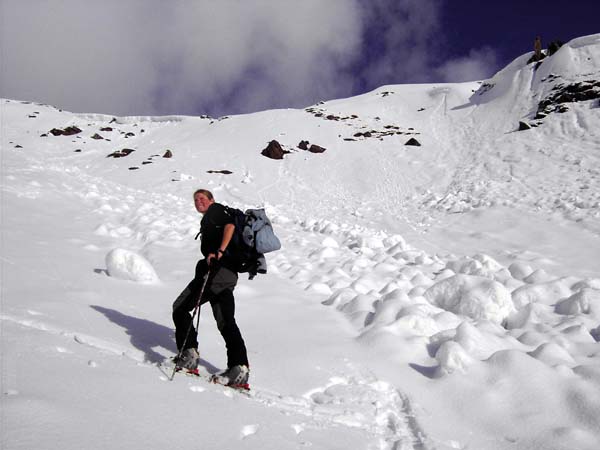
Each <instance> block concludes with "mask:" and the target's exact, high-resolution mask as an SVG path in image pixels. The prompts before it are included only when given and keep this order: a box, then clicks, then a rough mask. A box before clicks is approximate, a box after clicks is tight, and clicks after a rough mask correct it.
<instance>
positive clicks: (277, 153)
mask: <svg viewBox="0 0 600 450" xmlns="http://www.w3.org/2000/svg"><path fill="white" fill-rule="evenodd" d="M286 153H289V152H288V151H285V150H284V149H283V148H282V147H281V144H280V143H279V142H277V141H275V140H273V141H271V142H269V145H267V146H266V148H265V149H264V150H263V151H262V152H261V153H260V154H261V155H263V156H266V157H267V158H271V159H283V156H284V155H285V154H286Z"/></svg>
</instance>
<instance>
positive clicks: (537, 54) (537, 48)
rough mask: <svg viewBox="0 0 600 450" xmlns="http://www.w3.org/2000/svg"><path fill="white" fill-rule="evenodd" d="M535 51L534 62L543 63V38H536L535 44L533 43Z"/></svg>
mask: <svg viewBox="0 0 600 450" xmlns="http://www.w3.org/2000/svg"><path fill="white" fill-rule="evenodd" d="M533 51H534V52H535V53H534V55H533V60H534V61H541V60H542V58H544V55H543V53H542V38H541V37H540V36H536V38H535V42H534V43H533Z"/></svg>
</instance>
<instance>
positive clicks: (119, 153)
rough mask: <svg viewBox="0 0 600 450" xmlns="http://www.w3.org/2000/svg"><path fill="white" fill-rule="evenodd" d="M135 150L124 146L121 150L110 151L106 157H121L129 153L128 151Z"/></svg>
mask: <svg viewBox="0 0 600 450" xmlns="http://www.w3.org/2000/svg"><path fill="white" fill-rule="evenodd" d="M133 152H135V150H133V149H130V148H124V149H122V150H117V151H116V152H113V153H111V154H110V155H107V156H106V157H107V158H110V157H112V158H123V157H124V156H127V155H129V154H130V153H133Z"/></svg>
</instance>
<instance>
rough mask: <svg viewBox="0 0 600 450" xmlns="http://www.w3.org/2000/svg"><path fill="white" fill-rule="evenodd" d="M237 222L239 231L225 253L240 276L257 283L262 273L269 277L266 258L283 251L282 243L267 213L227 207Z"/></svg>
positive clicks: (236, 230)
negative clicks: (246, 274)
mask: <svg viewBox="0 0 600 450" xmlns="http://www.w3.org/2000/svg"><path fill="white" fill-rule="evenodd" d="M225 209H226V211H227V212H228V213H229V214H230V215H231V217H232V218H233V222H234V225H235V231H234V233H233V236H232V238H231V242H230V243H229V246H228V247H227V251H226V252H225V253H226V255H227V256H228V259H229V260H230V261H231V262H232V263H233V264H234V266H235V269H236V271H237V272H239V273H248V278H249V279H250V280H251V279H253V278H254V277H255V276H256V274H258V273H267V262H266V259H265V256H264V254H265V253H269V252H274V251H276V250H279V249H280V248H281V242H280V241H279V238H278V237H277V236H276V235H275V232H274V231H273V226H272V225H271V221H270V220H269V218H268V217H267V214H266V213H265V210H264V209H248V210H246V212H245V213H244V212H242V211H241V210H239V209H237V208H231V207H229V206H225Z"/></svg>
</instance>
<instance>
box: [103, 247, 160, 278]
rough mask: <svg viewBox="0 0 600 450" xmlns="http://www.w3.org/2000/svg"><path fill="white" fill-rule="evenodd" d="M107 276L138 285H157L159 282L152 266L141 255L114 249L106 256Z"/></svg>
mask: <svg viewBox="0 0 600 450" xmlns="http://www.w3.org/2000/svg"><path fill="white" fill-rule="evenodd" d="M106 269H107V271H108V275H109V276H111V277H114V278H119V279H121V280H130V281H136V282H138V283H158V282H159V281H160V280H159V278H158V275H157V274H156V271H155V270H154V267H152V264H150V262H149V261H148V260H147V259H146V258H144V257H143V256H142V255H140V254H138V253H135V252H132V251H130V250H125V249H122V248H115V249H113V250H111V251H110V252H108V254H107V255H106Z"/></svg>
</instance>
